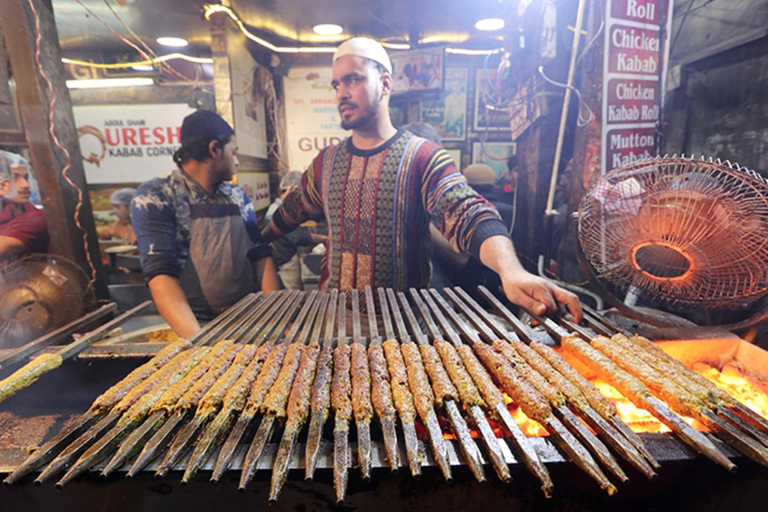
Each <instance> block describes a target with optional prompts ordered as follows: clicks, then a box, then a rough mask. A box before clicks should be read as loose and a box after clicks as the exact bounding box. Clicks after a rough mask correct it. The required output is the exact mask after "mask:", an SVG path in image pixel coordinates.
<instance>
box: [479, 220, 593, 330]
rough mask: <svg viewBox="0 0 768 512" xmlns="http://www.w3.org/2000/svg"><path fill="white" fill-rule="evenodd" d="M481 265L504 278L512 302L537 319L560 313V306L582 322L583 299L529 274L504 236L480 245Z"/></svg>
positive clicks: (493, 238)
mask: <svg viewBox="0 0 768 512" xmlns="http://www.w3.org/2000/svg"><path fill="white" fill-rule="evenodd" d="M480 261H481V262H482V263H483V265H485V266H486V267H488V268H490V269H491V270H493V271H494V272H496V273H497V274H499V277H501V284H502V287H503V288H504V294H505V295H506V296H507V299H509V300H510V301H511V302H513V303H515V304H517V305H518V306H522V307H524V308H526V309H529V310H531V311H532V312H534V313H536V314H537V315H543V314H545V313H547V312H551V313H553V312H556V311H557V303H558V302H559V303H562V304H565V305H566V306H568V310H569V311H570V312H571V314H572V315H573V317H574V320H575V321H577V322H578V321H580V320H581V314H582V313H581V304H579V298H578V297H577V296H576V295H575V294H573V293H571V292H569V291H567V290H564V289H562V288H560V287H559V286H557V285H556V284H554V283H553V282H551V281H549V280H547V279H544V278H542V277H539V276H535V275H533V274H531V273H530V272H528V271H527V270H525V269H524V268H523V266H522V265H521V264H520V260H519V259H518V258H517V254H516V253H515V248H514V247H513V246H512V240H510V239H509V238H508V237H506V236H503V235H497V236H491V237H489V238H486V239H485V240H484V241H483V243H482V244H481V245H480Z"/></svg>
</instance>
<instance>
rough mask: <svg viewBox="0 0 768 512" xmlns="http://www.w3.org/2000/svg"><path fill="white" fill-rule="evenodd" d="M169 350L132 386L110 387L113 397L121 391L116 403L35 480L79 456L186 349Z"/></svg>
mask: <svg viewBox="0 0 768 512" xmlns="http://www.w3.org/2000/svg"><path fill="white" fill-rule="evenodd" d="M171 352H175V355H174V356H173V358H171V359H169V360H167V362H166V363H165V364H164V365H163V366H161V367H160V368H159V369H157V370H156V371H153V372H152V373H151V374H150V375H148V376H147V377H146V378H145V379H143V380H142V381H141V382H140V383H139V384H138V385H136V386H134V387H133V388H130V389H126V388H124V387H123V388H122V389H121V387H120V386H114V387H113V388H112V389H113V390H114V392H113V393H112V396H113V397H117V396H120V394H119V392H121V391H122V392H123V394H122V396H121V397H120V398H119V400H118V401H117V403H116V404H115V405H114V406H113V407H112V408H111V409H110V411H109V413H108V414H107V415H106V416H104V417H103V418H102V419H101V420H100V421H99V422H98V423H96V424H95V425H93V426H92V427H91V428H90V429H88V431H86V432H85V433H84V434H83V435H81V436H80V437H78V438H77V439H75V440H74V441H73V442H72V443H70V444H69V445H68V446H67V447H66V448H65V449H64V450H63V451H62V452H61V453H60V454H59V455H58V456H57V457H56V458H55V459H53V461H51V463H50V464H49V465H48V467H47V468H46V469H45V470H44V471H43V472H42V473H41V474H40V475H39V476H38V477H37V479H36V480H35V482H36V483H43V482H45V481H46V480H47V479H48V478H50V477H51V476H53V475H55V474H57V473H59V472H60V471H61V470H63V469H66V468H67V467H68V466H69V465H70V464H71V463H72V462H73V461H74V460H75V458H76V457H79V456H80V455H81V454H82V453H83V451H85V450H86V449H87V448H88V447H89V446H90V445H91V444H92V443H93V442H94V441H95V440H96V439H98V438H99V437H101V436H102V435H103V434H104V432H106V431H108V430H109V429H110V428H112V426H113V425H114V424H115V423H117V421H118V420H119V419H120V416H121V415H122V414H123V412H125V411H126V410H128V409H129V408H130V407H131V406H132V405H133V404H135V403H136V402H137V401H138V400H139V398H141V396H142V395H144V394H145V393H147V392H148V391H149V390H150V389H151V388H152V386H154V384H155V383H156V382H157V380H158V378H159V376H161V375H162V373H163V371H164V369H166V368H169V367H170V366H169V365H171V363H172V362H174V360H175V359H176V358H178V357H180V356H182V355H183V354H185V353H186V351H183V352H179V351H175V350H174V351H171V350H169V351H168V353H171ZM108 393H109V391H108ZM105 395H106V393H105ZM102 397H104V395H102ZM107 399H109V398H107ZM102 403H103V402H102Z"/></svg>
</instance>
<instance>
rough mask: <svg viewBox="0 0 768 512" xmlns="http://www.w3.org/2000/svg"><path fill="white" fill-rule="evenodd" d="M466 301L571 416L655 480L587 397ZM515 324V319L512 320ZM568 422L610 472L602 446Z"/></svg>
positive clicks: (504, 311) (523, 331)
mask: <svg viewBox="0 0 768 512" xmlns="http://www.w3.org/2000/svg"><path fill="white" fill-rule="evenodd" d="M466 300H467V302H469V304H470V307H472V308H473V309H474V311H475V313H477V315H478V316H480V317H482V318H483V320H484V321H485V323H486V324H487V325H489V326H490V327H491V328H492V329H493V331H494V332H495V334H496V335H497V336H498V337H499V338H500V339H505V340H506V341H507V342H508V343H509V344H510V345H511V346H512V347H513V349H514V351H515V352H516V353H517V354H518V355H519V357H522V358H523V359H524V360H525V362H526V363H527V364H529V365H530V366H531V367H533V369H534V370H535V371H536V372H538V373H539V374H541V375H542V376H544V378H545V379H546V380H547V381H548V382H549V383H550V384H552V385H553V386H554V387H556V388H557V390H559V391H560V392H562V393H563V395H564V397H565V399H566V403H567V405H568V407H570V409H572V410H573V412H575V413H576V414H578V415H579V416H580V417H581V418H582V419H584V421H586V422H587V423H588V424H589V426H590V427H592V429H593V430H594V431H595V432H597V433H598V435H599V436H600V439H602V440H603V441H605V442H606V443H607V444H609V445H610V446H611V447H612V448H613V449H614V450H616V452H617V453H618V454H619V455H620V456H621V457H622V458H624V460H626V461H627V462H628V463H630V464H631V465H632V466H633V467H635V469H637V470H638V471H640V472H641V473H642V474H643V475H645V476H646V477H647V478H649V479H653V478H656V476H657V475H656V472H655V471H654V470H653V468H652V467H651V466H650V465H649V464H648V462H646V460H645V459H644V458H643V456H642V455H641V453H640V452H638V451H637V449H636V448H635V447H634V446H633V445H632V444H631V443H630V442H629V440H627V439H626V438H625V437H624V436H622V435H621V434H620V433H619V432H618V431H616V429H615V428H614V427H613V426H611V425H610V424H609V423H608V422H607V421H605V420H604V419H603V418H602V417H601V416H600V415H598V414H597V412H596V411H595V410H594V409H592V407H591V406H590V405H589V403H588V402H587V400H586V397H584V395H582V394H581V392H580V391H579V390H578V388H576V386H575V385H574V384H573V383H571V381H569V380H568V379H567V378H566V377H565V376H563V375H561V374H560V373H558V372H557V370H556V369H555V368H553V367H552V366H551V365H550V364H549V362H547V360H546V359H544V358H543V357H542V356H541V355H539V354H538V352H536V351H534V350H533V349H531V348H530V347H528V346H527V345H525V344H524V343H522V342H520V341H519V340H518V339H517V338H516V337H515V336H514V335H512V334H511V333H509V332H506V330H505V329H503V328H502V327H501V326H500V325H499V323H498V322H496V320H495V319H493V318H492V317H491V316H490V315H489V314H488V313H487V312H486V311H485V310H484V309H482V308H481V307H480V305H479V304H477V303H476V302H475V301H474V300H472V299H471V297H470V298H469V299H466ZM496 308H497V310H499V312H500V313H502V316H503V317H504V318H505V319H506V318H510V317H514V315H512V313H511V312H510V311H509V310H508V309H507V308H506V307H504V306H503V305H502V304H498V305H496ZM515 320H517V319H516V318H515ZM518 322H519V321H518ZM521 334H522V335H523V338H524V339H525V341H526V342H528V343H529V344H530V343H532V342H533V341H534V340H533V339H532V337H531V336H529V335H528V329H521ZM568 419H569V420H570V421H568V424H574V423H575V426H576V428H579V429H580V435H579V436H578V437H579V439H580V440H581V441H582V442H583V443H584V444H585V445H587V446H588V447H591V451H592V453H593V454H594V455H595V457H597V458H598V459H599V460H600V461H601V462H602V463H603V464H604V465H606V466H607V467H609V468H610V467H612V466H613V465H615V460H611V459H612V458H609V459H606V458H605V455H604V453H603V452H602V450H603V448H604V446H601V445H597V444H596V443H594V439H593V438H592V434H591V432H588V431H587V432H585V431H584V428H583V426H582V425H581V423H579V422H578V420H575V419H572V418H568ZM572 431H573V430H572ZM574 432H579V431H574ZM612 472H614V474H615V475H616V476H617V477H618V478H619V479H622V475H624V473H623V471H621V470H620V469H619V470H618V471H616V470H615V467H614V468H613V469H612ZM624 477H626V475H624Z"/></svg>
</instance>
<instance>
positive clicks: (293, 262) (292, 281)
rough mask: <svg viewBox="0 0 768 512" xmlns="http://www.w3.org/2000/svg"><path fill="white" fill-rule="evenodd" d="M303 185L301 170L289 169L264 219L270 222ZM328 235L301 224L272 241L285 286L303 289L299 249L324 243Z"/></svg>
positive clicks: (273, 255) (281, 279) (281, 281)
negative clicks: (278, 193)
mask: <svg viewBox="0 0 768 512" xmlns="http://www.w3.org/2000/svg"><path fill="white" fill-rule="evenodd" d="M300 186H301V172H300V171H288V172H287V173H286V175H285V176H283V179H282V180H280V195H279V196H278V197H277V199H275V201H274V202H273V203H272V204H271V205H269V209H268V210H267V213H266V215H265V216H264V219H265V220H266V221H267V222H269V221H271V220H272V216H273V215H274V213H275V212H276V211H277V209H278V208H279V207H280V205H281V204H283V199H285V198H286V197H287V196H288V194H290V193H291V192H293V191H294V190H296V188H298V187H300ZM327 239H328V237H326V236H324V235H321V234H318V233H315V232H314V231H312V230H310V228H308V227H306V226H299V227H298V228H296V230H295V231H291V232H290V233H288V234H287V235H285V236H283V237H280V238H277V239H276V240H274V241H273V242H272V244H271V245H272V257H273V258H274V260H275V266H276V267H277V275H278V277H279V278H280V283H281V284H282V286H283V288H287V289H288V290H302V289H304V284H303V282H302V279H301V258H300V257H299V249H300V248H301V247H311V246H315V245H317V244H319V243H323V242H325V241H326V240H327Z"/></svg>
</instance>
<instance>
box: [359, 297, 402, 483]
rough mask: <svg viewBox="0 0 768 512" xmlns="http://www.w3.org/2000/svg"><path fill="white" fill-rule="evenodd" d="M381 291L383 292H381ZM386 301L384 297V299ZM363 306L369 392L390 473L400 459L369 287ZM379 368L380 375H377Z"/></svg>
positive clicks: (392, 408)
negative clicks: (390, 469)
mask: <svg viewBox="0 0 768 512" xmlns="http://www.w3.org/2000/svg"><path fill="white" fill-rule="evenodd" d="M382 291H383V290H382ZM384 300H386V297H385V299H384ZM365 304H366V309H367V311H368V331H369V334H370V346H369V347H368V357H369V358H370V368H371V392H372V394H373V398H372V401H373V406H374V408H375V409H376V415H377V416H378V417H379V422H380V423H381V431H382V433H383V435H384V448H385V449H386V451H387V460H388V461H389V466H390V468H392V471H396V470H397V468H398V467H399V466H400V457H399V452H398V449H397V431H396V430H395V422H396V421H397V418H396V417H395V407H394V403H393V401H392V388H391V387H390V385H389V375H388V373H387V372H386V370H387V366H386V360H385V359H384V351H383V349H382V348H381V343H382V339H381V336H379V326H378V322H377V321H376V305H375V304H374V301H373V292H372V291H371V287H370V286H366V287H365ZM379 368H381V370H382V375H379V373H377V369H379Z"/></svg>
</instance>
